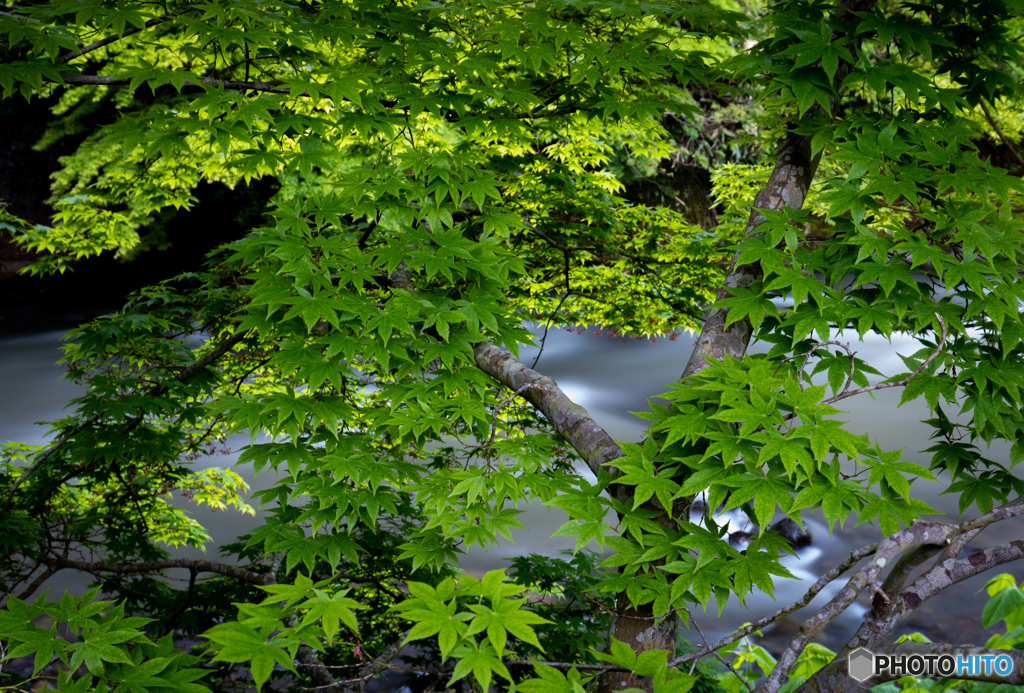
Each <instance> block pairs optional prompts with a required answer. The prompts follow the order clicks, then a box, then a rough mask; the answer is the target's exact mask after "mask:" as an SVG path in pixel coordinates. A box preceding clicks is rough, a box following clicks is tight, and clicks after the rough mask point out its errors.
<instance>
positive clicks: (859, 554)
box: [669, 542, 878, 666]
mask: <svg viewBox="0 0 1024 693" xmlns="http://www.w3.org/2000/svg"><path fill="white" fill-rule="evenodd" d="M877 550H878V542H875V543H874V544H868V545H867V546H863V547H861V548H859V549H855V550H853V551H851V552H850V557H849V558H847V559H846V560H845V561H843V562H842V563H840V564H839V565H837V566H836V567H835V568H833V569H832V570H830V571H828V572H827V573H825V574H824V575H822V576H821V577H820V578H818V580H817V582H815V583H814V584H813V585H811V588H810V589H808V590H807V592H806V593H805V594H804V596H803V597H801V598H800V599H798V600H797V601H795V602H793V603H792V604H790V605H789V606H785V607H783V608H781V609H779V610H778V611H776V612H775V613H774V614H772V615H770V616H765V617H764V618H761V619H758V620H757V621H754V622H753V623H751V624H749V625H746V626H744V627H743V628H740V629H739V630H737V631H736V632H734V633H732V634H730V635H728V636H726V637H724V638H722V639H721V640H719V641H718V642H715V643H712V644H711V645H708V646H707V647H703V648H701V649H699V650H695V651H693V652H690V653H688V654H685V655H683V656H681V657H677V658H676V659H673V660H672V661H670V662H669V666H678V665H679V664H683V663H684V662H689V661H691V660H694V659H699V658H700V657H704V656H706V655H709V654H711V653H712V652H714V651H717V650H720V649H722V648H723V647H725V646H726V645H731V644H732V643H734V642H736V641H737V640H739V639H740V638H743V637H746V636H748V635H750V634H751V633H753V632H754V631H756V630H760V629H761V628H764V627H765V626H767V625H770V624H772V623H774V622H775V621H778V620H779V619H780V618H782V617H783V616H787V615H789V614H791V613H793V612H794V611H796V610H797V609H801V608H803V607H805V606H807V605H808V604H810V603H811V600H813V599H814V598H815V597H816V596H818V593H820V592H821V591H822V590H823V589H825V587H826V586H827V585H828V584H829V583H831V582H832V581H833V580H835V579H836V578H838V577H839V576H840V575H842V574H843V573H845V572H846V571H847V570H849V569H850V568H852V567H853V566H854V565H855V564H856V563H857V562H858V561H860V560H861V559H862V558H864V557H865V556H870V555H871V554H873V553H875V551H877Z"/></svg>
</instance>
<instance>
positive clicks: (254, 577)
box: [39, 556, 275, 585]
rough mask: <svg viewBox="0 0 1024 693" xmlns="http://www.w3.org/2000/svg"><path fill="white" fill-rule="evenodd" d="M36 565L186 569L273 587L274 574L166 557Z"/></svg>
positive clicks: (48, 560) (109, 570)
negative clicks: (155, 559) (140, 560)
mask: <svg viewBox="0 0 1024 693" xmlns="http://www.w3.org/2000/svg"><path fill="white" fill-rule="evenodd" d="M39 562H40V563H43V564H45V565H47V566H50V567H51V568H55V569H57V570H59V569H62V568H72V569H74V570H81V571H83V572H86V573H93V574H94V575H95V574H104V573H106V574H110V575H135V574H139V573H156V572H159V571H161V570H167V569H168V568H188V569H189V570H194V571H196V572H197V573H215V574H217V575H225V576H227V577H232V578H235V579H236V580H241V581H242V582H248V583H249V584H252V585H270V584H273V582H274V579H275V575H274V572H275V571H274V570H273V569H271V570H267V571H265V572H263V573H255V572H253V571H251V570H246V569H245V568H239V567H238V566H236V565H230V564H228V563H218V562H216V561H207V560H202V559H194V558H167V559H164V560H162V561H146V562H144V563H127V564H125V563H106V562H103V561H76V560H73V559H70V558H61V557H49V556H47V557H43V558H40V559H39Z"/></svg>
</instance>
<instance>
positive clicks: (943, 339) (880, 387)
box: [822, 313, 948, 404]
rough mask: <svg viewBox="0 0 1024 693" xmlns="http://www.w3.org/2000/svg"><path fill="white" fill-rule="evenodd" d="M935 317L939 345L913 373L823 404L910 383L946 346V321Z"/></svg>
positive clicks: (858, 389)
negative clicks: (940, 328)
mask: <svg viewBox="0 0 1024 693" xmlns="http://www.w3.org/2000/svg"><path fill="white" fill-rule="evenodd" d="M935 318H936V319H937V320H938V321H939V325H941V326H942V335H941V336H940V337H939V344H938V346H936V347H935V351H934V352H932V354H931V355H930V356H929V357H928V358H927V359H925V360H924V363H922V364H921V365H920V366H918V367H917V369H916V370H915V371H914V372H913V373H911V374H910V375H908V376H907V377H906V378H904V379H903V380H898V381H896V382H894V383H878V384H877V385H867V386H865V387H860V388H857V389H856V390H853V391H851V392H841V393H839V394H838V395H836V396H835V397H830V398H829V399H826V400H823V401H822V404H834V403H836V402H838V401H839V400H842V399H846V398H847V397H853V396H854V395H859V394H862V393H865V392H871V391H873V390H884V389H885V388H887V387H903V386H904V385H906V384H907V383H909V382H910V381H911V380H913V379H914V377H915V376H916V375H917V374H919V373H920V372H921V371H923V370H924V369H925V368H927V367H928V365H929V364H930V363H931V362H932V361H934V360H935V359H936V358H937V357H938V355H939V354H941V353H942V349H943V347H945V346H946V335H947V333H948V330H947V329H946V322H945V321H944V320H943V319H942V316H941V315H939V314H938V313H936V314H935Z"/></svg>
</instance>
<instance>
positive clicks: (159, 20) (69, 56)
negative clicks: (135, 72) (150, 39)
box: [54, 6, 196, 65]
mask: <svg viewBox="0 0 1024 693" xmlns="http://www.w3.org/2000/svg"><path fill="white" fill-rule="evenodd" d="M194 9H196V8H195V7H194V6H190V7H182V8H180V9H177V10H174V11H172V12H168V13H167V14H165V15H163V16H161V17H155V18H153V19H150V20H149V21H148V22H146V23H145V24H144V25H142V26H141V27H137V26H134V27H132V28H130V29H125V30H124V32H122V33H120V34H115V35H113V36H108V37H106V38H105V39H100V40H99V41H96V42H94V43H90V44H89V45H87V46H82V47H81V48H79V49H78V50H76V51H70V52H68V53H64V54H63V55H61V56H59V57H58V58H57V59H56V60H54V62H55V63H57V64H58V65H64V64H65V63H67V62H69V61H71V60H74V59H75V58H78V57H80V56H83V55H85V54H86V53H92V52H93V51H94V50H98V49H100V48H103V46H109V45H110V44H111V43H114V42H115V41H120V40H121V39H123V38H127V37H128V36H131V35H132V34H137V33H139V32H140V31H143V30H144V29H150V28H152V27H155V26H156V25H157V24H163V23H164V22H167V21H170V20H172V19H175V18H177V17H180V16H181V15H183V14H185V13H186V12H191V11H192V10H194Z"/></svg>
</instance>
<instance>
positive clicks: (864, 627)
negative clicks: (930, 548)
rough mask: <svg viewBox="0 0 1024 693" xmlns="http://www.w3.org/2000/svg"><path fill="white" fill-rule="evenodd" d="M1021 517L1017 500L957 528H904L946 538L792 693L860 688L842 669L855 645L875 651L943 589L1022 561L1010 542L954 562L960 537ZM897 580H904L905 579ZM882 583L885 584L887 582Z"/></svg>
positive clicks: (1022, 549) (1016, 544)
mask: <svg viewBox="0 0 1024 693" xmlns="http://www.w3.org/2000/svg"><path fill="white" fill-rule="evenodd" d="M1021 514H1024V498H1020V497H1018V498H1015V499H1013V500H1012V501H1010V502H1008V503H1006V504H1004V505H1002V506H1000V507H999V508H996V509H995V510H993V511H991V512H989V513H986V514H984V515H982V516H981V517H978V518H976V519H974V520H970V521H967V522H964V523H962V524H960V525H958V526H952V525H941V524H936V523H923V522H918V523H915V524H914V525H911V527H908V528H907V529H906V530H903V532H906V531H908V530H911V529H914V528H918V527H928V528H929V530H930V529H931V528H945V529H944V530H943V532H942V534H943V535H945V536H946V537H947V540H946V542H945V550H944V551H943V552H942V553H941V554H940V556H939V559H938V560H937V561H936V563H935V564H934V565H933V566H932V567H931V568H929V569H928V570H927V571H926V572H925V573H924V575H922V576H921V577H919V578H918V579H917V580H915V581H914V583H913V584H911V585H910V586H909V587H907V588H906V589H904V590H903V591H902V592H900V593H899V594H898V595H895V598H894V599H892V601H891V602H890V603H889V604H888V605H884V604H881V603H876V604H875V605H874V608H873V609H872V611H871V612H869V614H868V616H867V617H866V618H865V619H864V622H863V623H862V624H861V626H860V628H858V630H857V633H856V634H855V635H854V636H853V637H852V638H851V639H850V641H849V642H847V643H846V645H845V646H844V647H843V649H841V650H840V651H839V653H838V654H837V655H836V658H835V659H833V660H832V662H831V663H829V664H828V665H827V666H825V667H824V668H823V669H821V670H820V671H819V672H818V673H816V674H815V675H814V676H813V677H811V679H810V680H808V681H807V682H806V683H805V684H804V685H803V686H801V687H800V688H799V689H798V691H797V693H818V692H824V691H854V690H858V691H859V690H861V689H862V687H861V686H860V685H859V684H857V683H856V682H855V681H854V680H853V679H850V678H849V676H848V674H847V673H846V671H845V669H844V667H845V663H846V656H847V655H848V654H849V653H850V652H852V651H853V650H854V649H856V648H858V647H865V648H868V649H869V650H872V651H877V650H878V649H879V647H881V646H882V645H883V644H884V643H885V642H886V641H887V640H888V639H889V638H890V637H891V636H892V634H893V632H894V631H895V629H896V627H897V626H899V624H900V623H902V622H903V621H904V620H906V618H907V617H908V616H909V615H910V614H911V613H912V612H913V611H914V610H915V609H917V608H918V607H919V606H920V605H921V604H922V603H924V602H925V601H926V600H928V599H930V598H931V597H933V596H935V595H936V594H938V593H939V592H942V591H943V590H945V589H947V588H948V587H950V586H952V585H954V584H957V583H959V582H962V581H964V580H966V579H968V578H970V577H973V576H975V575H978V574H980V573H983V572H985V571H986V570H989V569H991V568H994V567H996V566H998V565H1003V564H1004V563H1009V562H1011V561H1016V560H1020V559H1022V558H1024V540H1015V541H1011V542H1007V543H1006V544H1001V545H999V546H994V547H992V548H989V549H986V550H984V551H980V552H977V553H975V554H973V555H971V556H968V557H967V558H964V559H957V558H956V555H957V553H959V551H960V550H962V548H963V546H964V544H965V539H964V538H965V537H967V536H970V537H972V538H973V537H974V536H976V535H977V533H978V532H979V531H981V529H983V528H984V527H987V526H988V525H990V524H992V523H994V522H999V521H1001V520H1005V519H1009V518H1012V517H1016V516H1018V515H1021ZM897 534H900V533H897ZM893 536H896V535H893ZM890 538H891V537H890ZM936 538H940V537H938V535H935V536H932V537H931V538H930V539H929V540H928V541H922V542H919V543H917V544H915V545H914V546H913V547H912V546H908V547H907V548H911V549H912V548H914V547H916V546H926V545H928V544H931V545H941V544H942V543H943V542H942V541H936ZM886 541H888V540H886ZM875 563H876V561H872V563H870V564H869V566H868V567H870V566H871V565H873V564H875ZM904 569H905V567H904V568H901V566H900V562H899V561H897V562H896V564H895V566H894V568H893V570H900V571H901V572H902V571H903V570H904ZM902 579H905V576H903V577H902ZM887 582H889V581H888V580H887ZM896 582H901V579H900V578H894V579H893V583H894V584H895V583H896ZM844 608H845V607H844ZM780 663H781V660H780ZM773 674H774V672H773Z"/></svg>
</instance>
